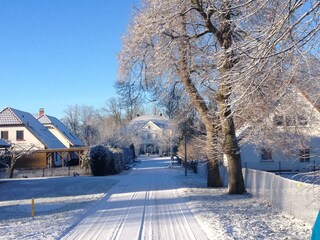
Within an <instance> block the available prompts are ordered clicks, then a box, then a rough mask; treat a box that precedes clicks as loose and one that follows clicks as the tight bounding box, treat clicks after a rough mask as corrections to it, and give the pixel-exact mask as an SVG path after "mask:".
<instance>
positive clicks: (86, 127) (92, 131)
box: [62, 105, 101, 146]
mask: <svg viewBox="0 0 320 240" xmlns="http://www.w3.org/2000/svg"><path fill="white" fill-rule="evenodd" d="M100 119H101V118H100V114H99V111H98V110H97V109H95V108H94V107H93V106H87V105H73V106H68V108H67V109H66V110H65V111H64V117H63V119H62V121H63V122H64V123H65V124H66V125H67V127H69V129H70V130H71V131H72V132H73V133H74V134H75V135H76V136H78V137H79V138H80V139H81V140H82V141H83V142H84V143H85V144H86V145H87V146H90V145H92V144H96V143H98V142H99V141H100V136H99V132H98V126H99V124H100Z"/></svg>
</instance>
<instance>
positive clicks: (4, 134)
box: [1, 131, 9, 140]
mask: <svg viewBox="0 0 320 240" xmlns="http://www.w3.org/2000/svg"><path fill="white" fill-rule="evenodd" d="M1 139H4V140H8V139H9V132H8V131H1Z"/></svg>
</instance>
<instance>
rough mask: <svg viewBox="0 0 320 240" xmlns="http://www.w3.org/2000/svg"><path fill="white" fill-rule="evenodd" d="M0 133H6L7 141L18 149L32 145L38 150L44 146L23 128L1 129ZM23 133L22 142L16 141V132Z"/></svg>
mask: <svg viewBox="0 0 320 240" xmlns="http://www.w3.org/2000/svg"><path fill="white" fill-rule="evenodd" d="M0 131H8V135H9V136H8V141H9V142H11V143H13V144H15V145H16V147H17V148H18V147H19V146H21V147H28V146H30V145H34V146H36V147H37V148H39V149H44V148H45V146H44V145H43V144H42V143H41V142H40V141H39V140H38V139H37V138H36V137H35V136H34V135H33V134H32V133H31V132H30V131H29V130H28V129H27V128H25V127H23V126H21V127H1V128H0ZM17 131H23V134H24V140H23V141H17V140H16V132H17Z"/></svg>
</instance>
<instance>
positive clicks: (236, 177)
mask: <svg viewBox="0 0 320 240" xmlns="http://www.w3.org/2000/svg"><path fill="white" fill-rule="evenodd" d="M227 89H228V90H227V91H230V89H229V88H227ZM225 91H226V87H225V85H223V84H222V85H220V87H219V97H218V105H219V110H220V121H221V134H222V146H223V153H224V155H225V157H226V158H227V161H228V192H229V194H243V193H245V192H246V188H245V185H244V180H243V175H242V167H241V157H240V149H239V146H238V141H237V139H236V133H235V126H234V123H233V118H232V115H231V108H230V105H229V104H228V99H227V98H225V96H226V93H225Z"/></svg>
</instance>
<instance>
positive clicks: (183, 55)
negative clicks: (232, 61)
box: [179, 23, 222, 187]
mask: <svg viewBox="0 0 320 240" xmlns="http://www.w3.org/2000/svg"><path fill="white" fill-rule="evenodd" d="M182 25H183V26H182V27H183V31H185V23H183V24H182ZM188 46H189V45H188V40H187V39H186V38H182V40H181V44H180V49H179V53H180V61H179V74H180V77H181V82H182V84H183V85H184V88H185V90H186V92H187V93H188V95H189V97H190V100H191V102H192V104H193V106H195V108H196V109H197V111H198V113H199V115H200V118H201V120H202V121H203V123H204V125H205V127H206V134H207V137H206V146H205V151H206V155H207V158H208V183H207V185H208V186H209V187H222V181H221V177H220V172H219V166H218V160H217V158H216V157H215V156H217V153H216V152H215V150H216V149H215V148H216V145H215V143H216V141H214V139H215V134H216V132H215V126H214V121H213V119H212V118H211V117H210V115H209V111H208V107H207V105H206V103H205V100H204V99H203V98H202V96H201V95H200V94H199V92H198V90H197V88H196V87H195V85H194V84H193V82H192V81H191V78H190V71H189V68H188Z"/></svg>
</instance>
